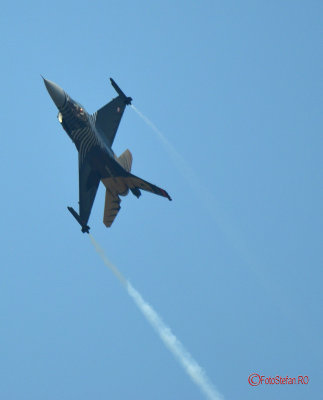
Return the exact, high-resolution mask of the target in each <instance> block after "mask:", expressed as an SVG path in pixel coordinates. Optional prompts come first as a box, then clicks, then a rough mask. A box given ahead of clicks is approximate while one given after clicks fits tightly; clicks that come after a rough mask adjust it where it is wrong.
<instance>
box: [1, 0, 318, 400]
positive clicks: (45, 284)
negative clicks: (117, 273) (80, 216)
mask: <svg viewBox="0 0 323 400" xmlns="http://www.w3.org/2000/svg"><path fill="white" fill-rule="evenodd" d="M0 21H1V25H0V43H1V76H0V84H1V139H2V140H1V147H0V160H1V182H2V191H1V193H2V195H1V199H0V204H1V210H2V217H1V221H2V234H1V244H0V249H1V268H0V272H1V279H0V307H1V311H0V398H1V399H4V400H22V399H23V400H25V399H26V400H29V399H32V400H42V399H48V400H54V399H55V400H56V399H59V400H70V399H78V400H86V399H98V400H101V399H102V400H103V399H116V400H123V399H141V400H151V399H154V400H165V399H170V400H172V399H175V400H178V399H183V400H197V399H204V397H203V395H202V394H201V393H200V391H199V390H198V388H197V387H196V386H195V385H194V384H193V383H192V382H191V381H190V380H189V378H188V377H187V375H186V374H185V373H184V371H183V369H182V368H181V367H180V366H179V364H178V363H177V362H176V360H175V359H174V358H173V356H172V355H171V354H170V353H169V352H168V350H167V349H166V348H165V347H164V346H163V344H162V343H161V341H160V339H159V338H158V337H157V335H156V334H155V332H154V331H153V330H152V329H151V327H150V326H149V325H148V324H147V322H146V320H145V319H144V318H143V316H142V315H141V314H140V313H139V312H138V310H137V308H136V307H135V305H134V304H133V302H132V301H131V299H130V298H129V296H127V293H126V292H125V291H124V289H123V287H122V286H121V285H120V283H119V282H118V281H117V280H116V279H115V277H114V276H113V274H111V272H110V271H109V270H108V269H107V268H106V267H105V266H104V265H103V263H102V261H101V260H100V258H99V257H98V256H97V254H96V253H95V251H94V249H93V247H92V246H91V243H90V240H89V238H88V236H87V235H83V234H82V233H81V232H80V229H79V228H80V227H79V226H78V224H77V223H76V221H75V220H74V219H73V218H72V216H71V215H70V214H69V213H68V211H67V209H66V206H67V205H71V206H74V207H76V206H77V201H78V171H77V153H76V150H75V148H74V146H73V145H72V143H71V141H70V139H69V138H68V137H67V135H66V134H65V132H64V131H63V130H62V128H61V127H60V125H59V123H58V121H57V119H56V115H57V110H56V108H55V106H54V104H53V102H52V101H51V99H50V97H49V95H48V93H47V91H46V89H45V87H44V84H43V82H42V79H41V77H40V74H42V75H44V76H45V77H46V78H48V79H50V80H52V81H54V82H56V83H58V84H59V85H60V86H61V87H63V88H64V89H65V90H66V91H67V93H69V94H70V95H71V96H72V97H73V98H74V99H75V100H77V101H79V102H80V103H81V104H83V105H84V106H85V108H86V109H87V110H88V111H89V112H94V111H96V110H97V109H98V108H100V107H101V106H102V105H104V104H105V103H107V102H108V101H110V99H111V98H112V97H114V96H115V92H114V90H113V88H112V87H111V86H110V84H109V81H108V78H109V77H110V76H112V77H113V78H114V79H115V80H116V82H118V84H119V85H120V87H121V88H122V89H123V90H124V91H125V93H126V94H127V95H129V96H132V97H133V99H134V102H133V104H134V105H135V106H136V107H138V109H140V110H141V111H142V112H143V113H144V114H145V115H147V116H148V117H149V118H150V119H151V120H152V121H153V123H154V124H155V125H156V126H157V127H158V128H159V129H160V130H161V131H162V132H163V133H164V135H165V136H166V137H167V139H168V140H169V141H170V142H171V143H172V145H173V146H174V147H175V148H176V149H177V151H178V152H179V153H180V154H181V155H182V157H183V158H184V159H185V160H186V163H187V164H188V165H189V166H190V167H191V168H192V170H193V171H194V173H193V176H192V177H190V181H188V180H187V179H186V177H187V176H186V175H185V173H184V174H183V173H182V172H181V170H179V169H178V168H177V166H176V164H174V163H173V161H172V159H171V157H170V156H169V154H168V153H167V151H165V148H164V147H163V145H162V143H161V142H160V141H159V140H158V138H157V137H156V135H155V134H154V132H153V131H152V130H151V129H150V128H149V127H148V126H147V125H145V123H144V122H143V121H142V120H141V119H140V118H139V117H138V116H137V115H136V113H135V112H134V111H133V110H131V109H127V110H126V112H125V114H124V118H123V120H122V122H121V125H120V128H119V131H118V134H117V137H116V140H115V143H114V150H115V152H116V153H117V154H120V153H122V152H123V151H124V150H125V149H126V148H129V149H130V150H131V152H132V154H133V158H134V162H133V172H134V173H135V174H136V175H138V176H140V177H142V178H144V179H146V180H149V181H151V182H153V183H155V184H157V185H159V186H161V187H163V188H165V189H166V190H167V191H168V192H169V193H170V195H171V196H172V198H173V202H171V203H170V202H168V201H167V200H165V199H163V198H160V197H157V196H153V195H151V194H149V193H143V195H142V197H141V198H140V199H139V200H137V199H136V198H135V197H134V196H132V195H129V196H128V197H126V198H124V199H123V200H122V204H121V205H122V209H121V211H120V213H119V215H118V217H117V219H116V220H115V223H114V224H113V226H112V228H111V229H106V228H105V226H104V225H103V223H102V217H103V204H104V190H103V187H101V189H100V191H99V193H98V196H97V199H96V202H95V204H94V208H93V211H92V215H91V219H90V226H91V228H92V233H93V235H94V236H95V237H96V239H97V240H98V241H99V243H100V244H101V245H102V247H103V248H104V249H105V251H106V254H107V256H108V257H109V259H110V260H111V261H112V262H114V263H115V264H116V265H117V266H118V268H119V269H120V270H121V271H122V273H123V274H124V275H125V276H126V277H127V278H128V279H129V280H130V281H131V282H132V284H133V285H134V286H135V287H136V288H137V290H139V292H140V293H141V294H142V295H143V297H144V298H145V299H146V300H147V301H148V302H149V303H150V304H152V305H153V307H154V308H155V309H156V310H157V311H158V313H159V314H160V315H161V316H162V317H163V319H164V320H165V321H166V322H167V324H168V325H169V326H170V327H171V328H172V330H173V331H174V333H175V334H176V335H177V336H178V338H179V339H180V340H181V341H182V342H183V344H184V345H185V346H186V348H187V349H188V350H189V351H190V352H191V353H192V355H193V356H194V357H195V359H196V360H197V361H198V362H199V363H200V364H201V366H202V367H203V368H205V370H206V372H207V374H208V376H209V378H210V379H211V380H212V382H213V383H214V384H215V385H216V387H217V388H218V390H219V391H220V392H221V393H222V394H223V395H224V398H225V399H230V400H234V399H257V400H258V399H262V400H267V399H268V400H272V399H280V400H282V399H284V400H285V399H293V400H300V399H318V398H320V397H321V395H322V394H321V392H322V277H323V276H322V264H323V263H322V200H323V199H322V97H321V94H322V91H321V89H322V87H321V86H320V83H321V82H322V72H321V71H322V53H321V49H320V44H319V42H320V36H321V33H322V31H321V29H320V26H322V2H320V1H297V0H296V1H295V0H293V1H291V0H287V1H270V2H268V1H226V2H223V1H216V0H214V1H206V0H202V1H169V0H163V1H155V2H148V1H136V2H133V1H128V0H125V1H118V2H117V1H110V2H104V1H93V2H85V1H61V0H58V1H56V2H51V3H50V2H43V1H42V2H41V1H30V2H22V1H18V2H5V3H4V4H3V5H2V7H1V15H0ZM192 180H193V182H195V181H196V184H195V183H193V185H191V184H190V183H192ZM254 372H255V373H259V374H260V375H265V376H276V375H281V376H286V375H288V376H290V377H294V376H295V377H297V376H298V375H307V376H309V378H310V382H309V384H308V385H307V386H305V385H304V386H297V385H294V386H287V385H285V386H283V385H275V386H268V385H267V386H265V385H263V386H259V387H251V386H250V385H249V384H248V376H249V375H250V374H251V373H254Z"/></svg>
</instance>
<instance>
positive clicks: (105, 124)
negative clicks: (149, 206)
mask: <svg viewBox="0 0 323 400" xmlns="http://www.w3.org/2000/svg"><path fill="white" fill-rule="evenodd" d="M43 79H44V78H43ZM110 81H111V84H112V86H113V87H114V89H115V90H116V91H117V93H118V97H116V98H114V99H113V100H112V101H110V103H108V104H106V105H105V106H103V107H102V108H100V109H99V110H98V111H96V112H95V113H94V114H92V115H91V114H88V113H87V112H86V110H85V109H84V107H83V106H82V105H81V104H79V103H77V102H76V101H75V100H73V99H72V98H71V97H70V96H69V95H68V94H67V93H65V92H64V90H63V89H62V88H60V87H59V86H58V85H57V84H56V83H54V82H51V81H49V80H46V79H44V83H45V86H46V88H47V90H48V93H49V94H50V96H51V98H52V100H53V101H54V103H55V105H56V107H57V108H58V110H59V113H58V120H59V122H60V123H61V125H62V127H63V128H64V130H65V131H66V133H67V134H68V136H69V137H70V138H71V139H72V141H73V143H74V144H75V146H76V149H77V150H78V154H79V213H77V212H76V211H75V210H74V209H73V208H72V207H68V210H69V211H70V212H71V214H72V215H73V216H74V217H75V219H76V220H77V221H78V222H79V224H80V225H81V227H82V232H87V233H89V229H90V228H89V226H88V225H87V224H88V220H89V218H90V213H91V210H92V206H93V202H94V199H95V196H96V192H97V189H98V186H99V184H100V182H102V183H103V184H104V186H105V187H106V196H105V207H104V217H103V222H104V224H105V225H106V226H107V227H110V226H111V225H112V223H113V221H114V219H115V217H116V215H117V213H118V212H119V210H120V202H121V200H120V197H119V196H125V195H126V194H128V192H129V189H130V191H131V192H132V193H133V195H134V196H136V197H138V198H139V197H140V195H141V192H140V189H142V190H146V191H148V192H152V193H155V194H158V195H159V196H163V197H167V198H168V199H169V200H171V198H170V196H169V194H168V193H167V192H166V191H165V190H163V189H161V188H159V187H157V186H155V185H153V184H152V183H149V182H147V181H144V180H143V179H141V178H138V177H137V176H135V175H132V174H131V173H130V170H131V164H132V155H131V153H130V151H129V150H126V151H125V152H124V153H123V154H122V155H121V156H120V157H119V158H118V157H116V155H115V154H114V152H113V150H112V144H113V141H114V138H115V135H116V133H117V130H118V127H119V124H120V121H121V118H122V115H123V112H124V110H125V108H126V105H129V104H131V101H132V98H131V97H127V96H126V95H125V94H124V93H123V92H122V90H121V89H120V88H119V86H118V85H117V84H116V82H115V81H114V80H113V79H112V78H110Z"/></svg>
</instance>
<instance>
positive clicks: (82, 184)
mask: <svg viewBox="0 0 323 400" xmlns="http://www.w3.org/2000/svg"><path fill="white" fill-rule="evenodd" d="M99 183H100V177H99V175H98V174H97V173H96V172H95V171H93V170H92V168H91V167H90V165H89V163H88V162H87V159H86V158H85V160H84V161H83V162H81V159H80V156H79V206H80V213H79V216H80V220H81V221H82V224H84V226H85V225H87V222H88V220H89V218H90V214H91V210H92V206H93V202H94V199H95V195H96V192H97V190H98V187H99Z"/></svg>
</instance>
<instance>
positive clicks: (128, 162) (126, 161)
mask: <svg viewBox="0 0 323 400" xmlns="http://www.w3.org/2000/svg"><path fill="white" fill-rule="evenodd" d="M117 161H118V163H119V164H120V165H121V166H122V167H123V168H124V169H125V170H126V171H127V172H130V171H131V166H132V154H131V153H130V151H129V150H128V149H127V150H126V151H124V152H123V153H122V154H121V156H120V157H118V158H117Z"/></svg>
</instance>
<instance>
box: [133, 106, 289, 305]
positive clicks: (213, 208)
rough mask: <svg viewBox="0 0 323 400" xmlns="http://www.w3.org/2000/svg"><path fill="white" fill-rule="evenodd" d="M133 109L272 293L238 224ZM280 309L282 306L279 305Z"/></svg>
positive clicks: (157, 132) (159, 133) (185, 162)
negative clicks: (156, 137)
mask: <svg viewBox="0 0 323 400" xmlns="http://www.w3.org/2000/svg"><path fill="white" fill-rule="evenodd" d="M131 107H132V109H133V110H134V111H135V112H136V113H137V114H138V115H139V117H140V118H141V119H143V120H144V121H145V123H146V124H147V125H148V126H150V127H151V128H152V129H153V131H154V132H155V133H156V134H157V136H158V138H159V139H160V141H161V143H162V144H163V145H164V147H165V149H166V151H167V152H168V154H169V156H170V157H171V158H172V160H173V161H174V163H175V165H176V166H177V168H178V170H179V171H180V172H181V174H182V176H183V177H184V178H185V179H186V181H187V182H188V184H189V185H190V186H191V188H192V189H193V190H194V193H195V195H196V196H197V197H198V199H199V200H200V202H201V204H203V205H204V208H205V209H206V210H207V211H208V212H209V214H210V216H211V217H212V218H213V219H214V220H215V222H216V223H217V225H218V227H219V228H220V229H221V231H222V232H223V233H224V235H225V236H226V238H227V240H228V241H229V242H230V243H232V245H233V246H234V248H235V249H236V250H237V251H238V253H240V255H241V256H242V258H243V259H244V260H245V261H247V263H248V266H249V267H250V268H251V269H252V271H253V273H254V274H257V276H258V278H259V279H260V280H261V282H262V285H263V286H264V287H265V288H267V290H268V292H270V291H271V290H272V287H269V285H268V282H269V281H270V278H269V277H268V276H264V275H265V272H264V271H263V270H259V262H258V260H257V259H256V258H255V257H254V256H253V254H252V253H251V252H250V251H249V250H248V246H247V245H246V243H245V241H244V239H243V235H242V234H241V232H240V231H239V229H238V228H237V226H236V224H235V223H234V222H233V221H232V220H231V218H230V216H229V215H228V214H227V212H226V210H225V209H224V207H223V206H222V205H221V204H220V203H219V202H218V201H217V199H216V197H215V196H214V195H213V194H212V193H211V192H210V189H209V188H208V187H207V186H206V185H204V184H203V183H202V182H201V178H200V177H199V176H198V175H197V173H196V172H195V171H194V170H193V169H192V168H191V167H190V165H189V164H188V163H187V161H186V160H185V159H184V157H183V156H182V155H181V154H180V153H179V152H178V151H177V150H176V149H175V147H174V146H173V145H172V144H171V143H170V142H169V141H168V139H167V138H166V137H165V135H164V134H163V133H162V132H161V131H160V130H159V129H158V128H157V127H156V126H155V125H154V124H153V123H152V122H151V121H150V119H149V118H147V117H146V116H145V115H143V114H142V112H140V111H139V110H138V109H137V108H136V107H135V106H133V105H131ZM279 307H281V306H280V305H279Z"/></svg>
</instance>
